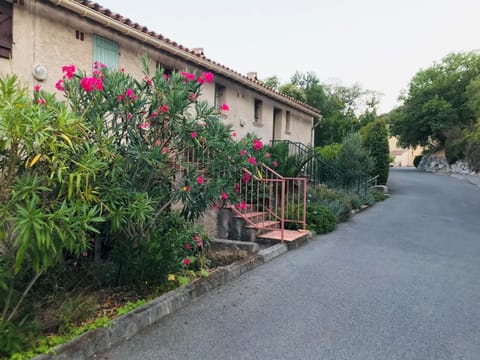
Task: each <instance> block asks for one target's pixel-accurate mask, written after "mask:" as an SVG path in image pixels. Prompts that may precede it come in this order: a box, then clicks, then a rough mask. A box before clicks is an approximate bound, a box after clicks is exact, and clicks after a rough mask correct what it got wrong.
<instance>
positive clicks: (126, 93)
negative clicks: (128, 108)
mask: <svg viewBox="0 0 480 360" xmlns="http://www.w3.org/2000/svg"><path fill="white" fill-rule="evenodd" d="M125 95H127V96H128V97H129V98H131V99H133V100H136V99H137V97H136V96H135V93H134V92H133V90H132V89H130V88H128V89H127V91H125Z"/></svg>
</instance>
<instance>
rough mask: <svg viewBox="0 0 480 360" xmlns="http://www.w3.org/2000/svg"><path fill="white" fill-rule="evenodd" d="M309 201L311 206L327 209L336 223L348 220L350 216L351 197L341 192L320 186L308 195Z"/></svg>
mask: <svg viewBox="0 0 480 360" xmlns="http://www.w3.org/2000/svg"><path fill="white" fill-rule="evenodd" d="M309 200H310V204H312V205H322V206H325V207H327V208H329V209H330V210H331V211H332V213H333V214H335V216H336V218H337V221H338V222H340V221H345V220H348V219H349V218H350V217H351V216H352V197H351V196H350V195H348V194H346V193H344V192H342V191H339V190H336V189H331V188H329V187H327V186H325V185H320V186H317V187H316V188H315V189H314V190H312V191H311V192H310V193H309Z"/></svg>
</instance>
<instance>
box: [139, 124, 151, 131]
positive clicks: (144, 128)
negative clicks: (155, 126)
mask: <svg viewBox="0 0 480 360" xmlns="http://www.w3.org/2000/svg"><path fill="white" fill-rule="evenodd" d="M138 128H139V129H143V130H147V129H149V128H150V123H149V122H143V123H141V124H140V125H138Z"/></svg>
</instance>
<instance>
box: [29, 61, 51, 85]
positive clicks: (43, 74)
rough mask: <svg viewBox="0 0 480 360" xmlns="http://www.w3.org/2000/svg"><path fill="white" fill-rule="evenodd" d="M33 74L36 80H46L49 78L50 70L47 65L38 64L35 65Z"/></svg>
mask: <svg viewBox="0 0 480 360" xmlns="http://www.w3.org/2000/svg"><path fill="white" fill-rule="evenodd" d="M32 74H33V77H34V78H35V80H38V81H44V80H47V77H48V70H47V68H46V67H45V66H43V65H40V64H38V65H35V66H34V67H33V71H32Z"/></svg>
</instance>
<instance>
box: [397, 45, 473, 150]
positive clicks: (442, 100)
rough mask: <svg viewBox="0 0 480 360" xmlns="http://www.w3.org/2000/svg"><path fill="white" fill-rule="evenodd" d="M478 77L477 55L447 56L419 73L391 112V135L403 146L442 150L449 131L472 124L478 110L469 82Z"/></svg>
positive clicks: (469, 53) (458, 54)
mask: <svg viewBox="0 0 480 360" xmlns="http://www.w3.org/2000/svg"><path fill="white" fill-rule="evenodd" d="M479 75H480V53H478V52H468V53H457V54H449V55H447V56H446V57H445V58H443V59H442V61H441V62H439V63H435V64H434V65H433V66H431V67H430V68H428V69H426V70H420V71H419V72H418V73H417V74H416V75H415V76H414V77H413V79H412V80H411V81H410V84H409V86H408V92H407V94H406V95H404V96H403V97H402V99H401V100H403V105H402V106H400V107H399V108H397V109H395V110H394V111H392V112H391V113H390V116H389V123H390V131H391V133H392V134H393V135H396V136H397V137H398V138H399V142H400V144H401V145H403V146H406V147H408V146H417V145H421V146H441V147H443V146H444V145H445V141H446V132H447V131H448V130H449V129H451V128H452V127H456V126H457V127H460V128H466V127H469V126H471V125H472V124H474V123H475V119H476V117H475V111H476V110H475V109H476V108H478V107H476V105H475V101H474V100H473V97H472V94H474V93H475V89H478V84H476V83H475V82H472V81H473V80H474V79H476V78H477V77H478V76H479ZM470 84H471V85H470ZM467 88H468V89H469V91H467ZM469 94H470V99H469ZM472 106H473V108H472Z"/></svg>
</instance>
